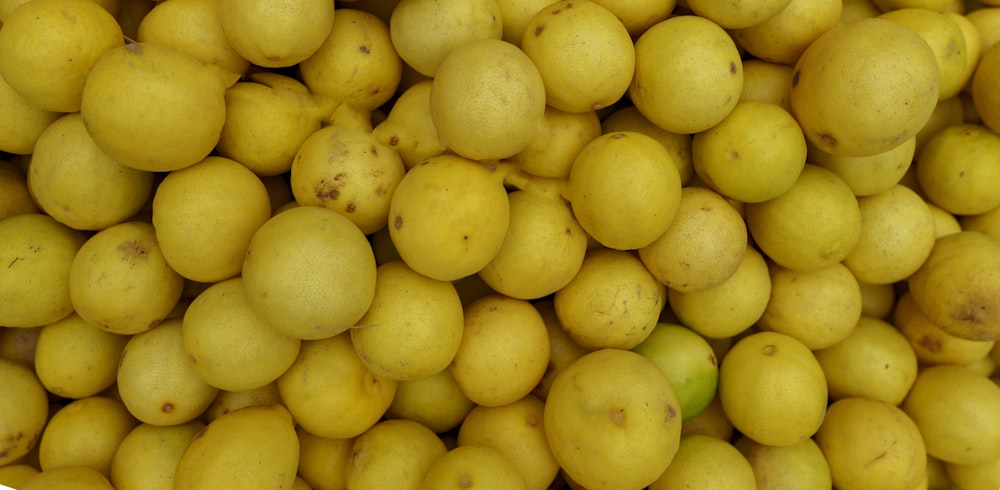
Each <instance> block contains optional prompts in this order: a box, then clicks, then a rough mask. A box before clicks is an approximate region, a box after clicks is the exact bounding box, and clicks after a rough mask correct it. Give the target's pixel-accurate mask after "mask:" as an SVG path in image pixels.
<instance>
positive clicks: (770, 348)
mask: <svg viewBox="0 0 1000 490" xmlns="http://www.w3.org/2000/svg"><path fill="white" fill-rule="evenodd" d="M760 352H761V353H762V354H764V355H765V356H773V355H774V353H775V352H778V348H777V347H775V346H774V345H772V344H767V345H765V346H764V347H763V348H761V349H760Z"/></svg>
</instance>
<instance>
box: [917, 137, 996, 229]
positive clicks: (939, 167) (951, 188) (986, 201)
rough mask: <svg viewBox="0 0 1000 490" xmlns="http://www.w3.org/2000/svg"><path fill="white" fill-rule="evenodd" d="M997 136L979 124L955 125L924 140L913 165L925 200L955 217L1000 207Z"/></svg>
mask: <svg viewBox="0 0 1000 490" xmlns="http://www.w3.org/2000/svg"><path fill="white" fill-rule="evenodd" d="M998 151H1000V135H998V134H997V133H995V132H993V130H991V129H989V128H987V127H986V126H983V125H982V124H956V125H953V126H950V127H948V128H945V129H942V130H941V131H939V132H938V133H937V134H935V135H934V136H932V137H930V139H929V140H927V143H926V144H925V145H924V148H923V150H922V151H921V152H920V154H919V155H917V159H916V162H915V165H914V166H915V167H916V172H917V180H918V182H919V183H920V188H921V190H923V192H924V194H925V195H926V196H927V199H928V200H929V201H930V202H932V203H934V204H936V205H938V206H940V207H941V208H943V209H944V210H946V211H948V212H950V213H953V214H958V215H969V214H980V213H985V212H987V211H989V210H991V209H993V208H996V207H997V206H1000V196H997V194H996V192H993V190H995V189H996V187H995V186H996V184H997V182H1000V157H998V156H997V152H998Z"/></svg>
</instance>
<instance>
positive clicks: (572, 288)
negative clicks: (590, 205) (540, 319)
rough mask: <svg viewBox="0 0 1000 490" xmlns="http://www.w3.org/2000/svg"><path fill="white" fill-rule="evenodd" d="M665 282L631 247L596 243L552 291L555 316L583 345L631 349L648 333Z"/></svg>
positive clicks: (657, 314)
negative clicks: (564, 282) (605, 246)
mask: <svg viewBox="0 0 1000 490" xmlns="http://www.w3.org/2000/svg"><path fill="white" fill-rule="evenodd" d="M666 300H667V288H666V286H664V285H663V283H661V282H659V281H657V280H656V278H655V277H653V275H652V274H651V273H650V272H649V270H648V269H646V267H645V266H644V265H643V264H642V261H641V260H639V258H638V257H636V256H635V255H634V254H633V253H631V252H626V251H622V250H610V249H603V248H597V249H593V250H591V251H590V252H588V253H587V256H586V257H585V258H584V259H583V266H582V267H581V268H580V271H579V272H577V274H576V277H574V278H573V280H572V281H570V282H569V284H567V285H566V286H565V287H563V288H562V289H560V290H559V291H556V293H555V297H554V303H555V310H556V314H557V316H558V319H559V322H560V323H561V324H562V326H563V329H565V330H566V332H567V333H569V336H570V337H571V338H572V339H573V340H574V341H575V342H576V343H577V344H579V345H580V346H581V347H583V348H585V349H588V350H596V349H601V348H605V347H613V348H618V349H631V348H633V347H635V346H637V345H639V343H641V342H642V341H643V340H645V339H646V337H648V336H649V334H650V333H651V332H652V331H653V328H654V327H655V326H656V324H657V322H658V320H659V317H660V312H661V311H662V310H663V306H664V305H665V303H666Z"/></svg>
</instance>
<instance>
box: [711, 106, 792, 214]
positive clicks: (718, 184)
mask: <svg viewBox="0 0 1000 490" xmlns="http://www.w3.org/2000/svg"><path fill="white" fill-rule="evenodd" d="M763 141H767V144H762V142H763ZM806 153H807V147H806V139H805V136H804V135H803V134H802V128H800V127H799V124H798V123H797V122H796V121H795V118H793V117H792V115H791V114H789V113H788V111H786V110H785V109H782V108H781V107H779V106H777V105H774V104H770V103H766V102H758V101H747V100H744V101H740V102H739V103H737V104H736V107H734V108H733V111H732V112H730V113H729V115H728V116H726V118H725V119H723V120H722V121H721V122H720V123H719V124H717V125H715V126H713V127H712V128H710V129H707V130H705V131H703V132H700V133H698V134H696V135H695V136H694V138H693V141H692V145H691V154H692V161H693V163H694V170H695V172H696V173H697V174H698V176H699V177H701V179H702V180H704V181H705V183H706V184H708V186H709V187H711V188H712V189H715V190H716V191H717V192H719V193H721V194H722V195H724V196H726V197H729V198H732V199H736V200H738V201H742V202H746V203H754V202H762V201H767V200H769V199H773V198H775V197H778V196H779V195H781V194H784V193H785V191H787V190H788V189H791V188H792V186H793V185H794V184H795V179H796V178H797V177H798V175H799V173H800V172H801V171H802V167H803V166H804V165H805V163H806Z"/></svg>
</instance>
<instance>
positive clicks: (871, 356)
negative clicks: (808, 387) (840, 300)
mask: <svg viewBox="0 0 1000 490" xmlns="http://www.w3.org/2000/svg"><path fill="white" fill-rule="evenodd" d="M815 355H816V360H818V361H819V364H820V366H821V367H822V368H823V374H825V375H826V384H827V387H828V389H829V392H830V398H831V399H832V400H839V399H841V398H848V397H854V396H860V397H865V398H871V399H874V400H879V401H883V402H885V403H888V404H890V405H899V404H900V403H902V401H903V398H905V397H906V394H907V392H909V391H910V387H911V386H913V382H914V380H916V378H917V355H916V354H915V353H914V352H913V349H912V348H911V347H910V343H909V341H908V340H907V338H906V337H905V336H904V335H903V334H902V333H900V332H899V330H896V329H895V328H893V326H892V325H891V324H889V323H888V322H886V321H883V320H879V319H876V318H872V317H867V316H862V317H861V319H860V320H858V323H857V325H855V327H854V330H853V331H851V334H850V335H848V336H847V337H846V338H844V339H843V340H841V341H840V342H837V343H836V344H834V345H831V346H830V347H827V348H824V349H819V350H817V351H815ZM873 372H878V373H879V375H878V376H871V373H873Z"/></svg>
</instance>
